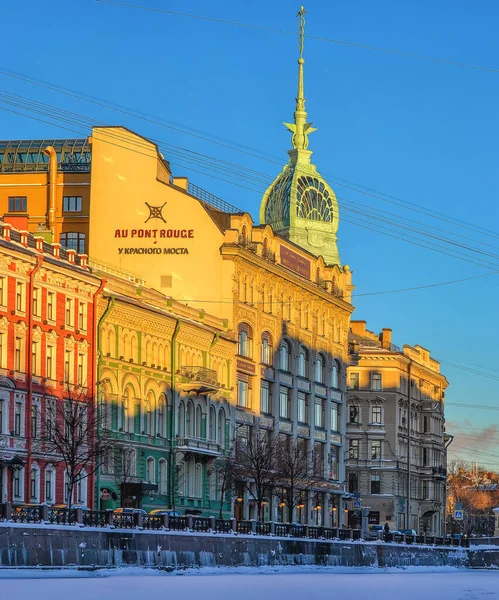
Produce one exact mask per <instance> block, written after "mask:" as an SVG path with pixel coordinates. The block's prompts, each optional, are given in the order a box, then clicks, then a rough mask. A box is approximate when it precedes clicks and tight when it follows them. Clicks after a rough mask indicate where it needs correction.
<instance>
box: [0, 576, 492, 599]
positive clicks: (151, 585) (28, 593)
mask: <svg viewBox="0 0 499 600" xmlns="http://www.w3.org/2000/svg"><path fill="white" fill-rule="evenodd" d="M108 575H109V573H108V574H105V573H103V572H100V573H97V574H79V573H71V572H52V573H38V574H36V573H23V572H19V571H18V572H10V573H8V572H2V571H0V599H1V600H4V599H5V600H7V599H8V600H33V599H36V600H58V599H59V598H64V599H65V600H145V599H146V598H148V599H149V598H152V599H157V600H160V599H168V598H174V599H181V600H191V599H192V600H194V599H196V600H197V599H199V600H234V599H237V600H267V599H269V600H270V599H272V600H280V599H285V600H316V599H317V600H319V599H320V600H327V599H328V598H341V599H344V600H395V599H396V600H494V599H496V598H497V599H499V572H495V571H466V570H454V571H446V572H442V571H441V572H429V571H420V572H416V571H395V570H393V571H388V572H384V571H377V572H375V571H365V570H364V571H362V570H359V571H355V572H354V571H347V570H343V571H342V570H341V569H338V570H328V571H321V570H317V571H313V572H310V571H308V572H303V571H302V572H299V571H298V572H297V570H296V569H290V570H281V571H280V572H272V571H267V572H260V573H259V572H257V570H253V571H244V570H243V571H242V572H241V571H240V572H238V573H227V572H226V571H223V572H218V574H214V575H213V574H210V572H209V571H205V572H201V573H189V572H185V573H184V574H180V573H179V572H177V573H171V574H166V573H157V572H156V573H152V574H145V573H144V574H141V573H140V572H139V574H137V572H135V574H121V573H116V572H115V573H112V574H111V575H110V576H108ZM24 577H27V578H24Z"/></svg>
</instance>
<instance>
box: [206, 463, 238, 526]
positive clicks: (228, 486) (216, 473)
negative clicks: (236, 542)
mask: <svg viewBox="0 0 499 600" xmlns="http://www.w3.org/2000/svg"><path fill="white" fill-rule="evenodd" d="M235 468H236V465H235V461H234V456H232V455H230V456H224V457H220V458H217V459H216V460H215V461H214V462H213V469H212V471H211V476H212V477H216V478H217V492H218V494H217V496H218V501H219V504H220V506H219V511H218V517H219V519H222V518H223V505H224V501H225V499H226V496H227V493H228V492H230V491H231V490H232V488H233V483H234V474H235Z"/></svg>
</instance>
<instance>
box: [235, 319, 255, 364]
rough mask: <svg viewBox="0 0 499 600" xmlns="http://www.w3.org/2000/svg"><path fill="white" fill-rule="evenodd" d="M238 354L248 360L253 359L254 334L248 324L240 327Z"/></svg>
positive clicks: (242, 324)
mask: <svg viewBox="0 0 499 600" xmlns="http://www.w3.org/2000/svg"><path fill="white" fill-rule="evenodd" d="M237 353H238V354H239V355H240V356H245V357H246V358H253V332H252V329H251V327H250V326H249V325H248V323H240V324H239V326H238V344H237Z"/></svg>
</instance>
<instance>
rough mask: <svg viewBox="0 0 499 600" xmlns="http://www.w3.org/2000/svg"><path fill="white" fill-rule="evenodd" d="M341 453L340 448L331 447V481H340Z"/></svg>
mask: <svg viewBox="0 0 499 600" xmlns="http://www.w3.org/2000/svg"><path fill="white" fill-rule="evenodd" d="M339 451H340V449H339V448H338V446H331V448H330V454H329V479H335V480H338V479H339V478H340V477H339V472H338V464H339Z"/></svg>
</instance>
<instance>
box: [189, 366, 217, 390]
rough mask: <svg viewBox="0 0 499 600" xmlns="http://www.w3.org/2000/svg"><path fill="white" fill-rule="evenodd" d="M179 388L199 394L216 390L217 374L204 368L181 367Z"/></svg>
mask: <svg viewBox="0 0 499 600" xmlns="http://www.w3.org/2000/svg"><path fill="white" fill-rule="evenodd" d="M180 377H181V382H180V384H181V386H182V388H183V389H184V390H185V391H194V390H195V391H197V392H198V393H199V394H202V393H208V392H212V391H215V390H218V388H219V387H220V383H219V382H218V381H217V372H216V371H215V370H214V369H207V368H206V367H181V368H180Z"/></svg>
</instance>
